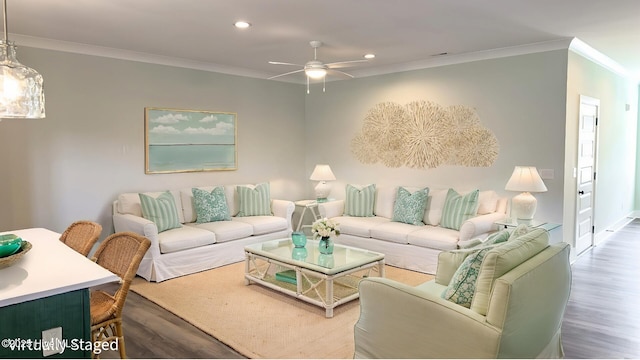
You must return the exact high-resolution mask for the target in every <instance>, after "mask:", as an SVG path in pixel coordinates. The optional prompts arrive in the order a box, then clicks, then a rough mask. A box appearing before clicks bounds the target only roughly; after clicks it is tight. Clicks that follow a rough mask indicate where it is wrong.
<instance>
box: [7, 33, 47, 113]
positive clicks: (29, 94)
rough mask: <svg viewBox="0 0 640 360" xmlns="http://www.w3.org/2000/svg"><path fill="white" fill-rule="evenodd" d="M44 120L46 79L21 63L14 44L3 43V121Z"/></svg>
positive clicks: (9, 42) (10, 42)
mask: <svg viewBox="0 0 640 360" xmlns="http://www.w3.org/2000/svg"><path fill="white" fill-rule="evenodd" d="M44 117H45V111H44V90H43V80H42V75H40V74H38V72H37V71H35V70H33V69H31V68H30V67H28V66H24V65H22V64H21V63H20V62H18V60H17V58H16V47H15V45H14V43H13V42H12V41H8V40H0V118H25V119H42V118H44Z"/></svg>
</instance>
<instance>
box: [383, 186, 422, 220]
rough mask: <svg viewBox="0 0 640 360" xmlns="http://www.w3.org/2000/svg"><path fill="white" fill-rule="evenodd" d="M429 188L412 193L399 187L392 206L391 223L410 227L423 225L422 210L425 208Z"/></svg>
mask: <svg viewBox="0 0 640 360" xmlns="http://www.w3.org/2000/svg"><path fill="white" fill-rule="evenodd" d="M428 196H429V188H424V189H421V190H418V191H416V192H414V193H413V194H412V193H410V192H409V190H407V189H405V188H403V187H402V186H400V187H399V188H398V192H397V194H396V202H395V203H394V204H393V218H392V221H397V222H401V223H406V224H411V225H424V223H423V222H422V219H423V218H424V210H425V207H426V206H427V197H428Z"/></svg>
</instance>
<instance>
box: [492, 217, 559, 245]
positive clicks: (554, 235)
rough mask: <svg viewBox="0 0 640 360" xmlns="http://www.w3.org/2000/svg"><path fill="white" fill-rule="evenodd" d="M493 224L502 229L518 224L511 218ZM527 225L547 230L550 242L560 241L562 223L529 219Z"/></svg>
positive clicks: (512, 227) (511, 227)
mask: <svg viewBox="0 0 640 360" xmlns="http://www.w3.org/2000/svg"><path fill="white" fill-rule="evenodd" d="M495 224H496V225H498V226H499V227H500V228H503V229H514V228H516V227H517V226H518V225H520V224H518V223H517V222H515V221H513V220H511V219H505V220H501V221H496V222H495ZM527 225H529V226H530V227H532V228H540V229H545V230H547V231H548V232H549V243H550V244H556V243H559V242H562V231H561V227H562V224H556V223H548V222H542V221H536V220H531V221H530V222H529V223H528V224H527Z"/></svg>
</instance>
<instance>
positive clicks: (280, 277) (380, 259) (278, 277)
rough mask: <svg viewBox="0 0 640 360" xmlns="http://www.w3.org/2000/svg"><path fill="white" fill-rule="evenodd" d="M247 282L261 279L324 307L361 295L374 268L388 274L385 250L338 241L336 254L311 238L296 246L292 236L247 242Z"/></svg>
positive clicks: (330, 314) (328, 311)
mask: <svg viewBox="0 0 640 360" xmlns="http://www.w3.org/2000/svg"><path fill="white" fill-rule="evenodd" d="M244 252H245V275H244V277H245V284H246V285H250V284H251V283H257V284H260V285H263V286H266V287H268V288H271V289H273V290H276V291H280V292H282V293H285V294H287V295H290V296H293V297H296V298H298V299H301V300H304V301H307V302H309V303H311V304H314V305H317V306H320V307H322V308H324V309H325V310H326V311H325V315H326V317H328V318H330V317H333V309H334V308H335V307H336V306H338V305H341V304H344V303H346V302H349V301H351V300H355V299H357V298H358V297H359V296H360V294H359V293H358V282H359V281H360V280H361V279H362V278H364V277H367V276H370V275H371V272H372V271H374V272H375V275H376V276H380V277H384V254H381V253H377V252H373V251H368V250H363V249H358V248H354V247H351V246H344V245H339V244H335V246H334V250H333V254H331V255H325V254H321V253H320V251H318V242H317V241H314V240H308V241H307V245H306V246H305V247H303V248H296V247H294V246H293V243H292V242H291V238H288V239H280V240H271V241H267V242H263V243H258V244H253V245H248V246H245V248H244Z"/></svg>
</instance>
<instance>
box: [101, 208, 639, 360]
mask: <svg viewBox="0 0 640 360" xmlns="http://www.w3.org/2000/svg"><path fill="white" fill-rule="evenodd" d="M572 273H573V285H572V288H571V297H570V299H569V304H568V306H567V310H566V313H565V318H564V322H563V326H562V337H563V344H564V350H565V356H566V357H567V358H574V359H586V358H640V341H639V340H638V339H640V301H639V300H638V299H640V219H635V220H634V221H633V222H631V223H630V224H628V225H627V226H625V227H624V228H623V229H621V230H619V231H617V232H615V233H613V234H612V236H611V238H609V239H608V240H607V241H605V242H604V243H603V244H601V245H599V246H597V247H595V248H594V249H592V250H590V251H588V252H586V253H585V254H583V255H581V256H580V257H579V258H578V259H577V260H576V262H575V263H574V264H573V265H572ZM123 321H124V331H125V339H126V349H127V356H129V357H131V358H183V359H185V358H192V359H197V358H223V359H231V358H243V356H242V355H240V354H238V353H236V352H235V351H234V350H233V349H231V348H229V347H227V346H226V345H224V344H223V343H221V342H219V341H217V340H216V339H215V338H213V337H211V336H209V335H207V334H206V333H204V332H202V331H200V330H199V329H197V328H195V327H194V326H192V325H191V324H189V323H187V322H186V321H184V320H182V319H181V318H179V317H177V316H175V315H173V314H171V313H169V312H167V311H165V310H164V309H162V308H161V307H159V306H157V305H155V304H154V303H152V302H150V301H148V300H146V299H145V298H143V297H141V296H139V295H137V294H136V293H133V292H129V296H128V298H127V304H126V307H125V310H124V320H123ZM102 357H103V358H114V357H117V353H105V354H102Z"/></svg>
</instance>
